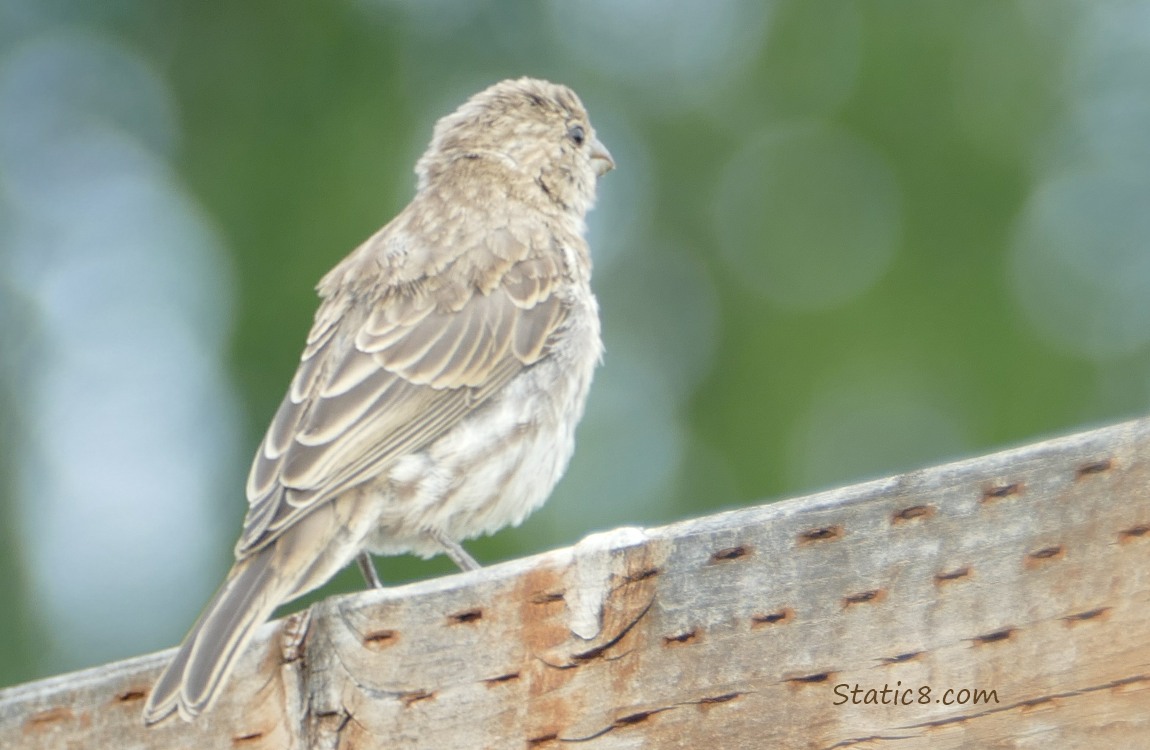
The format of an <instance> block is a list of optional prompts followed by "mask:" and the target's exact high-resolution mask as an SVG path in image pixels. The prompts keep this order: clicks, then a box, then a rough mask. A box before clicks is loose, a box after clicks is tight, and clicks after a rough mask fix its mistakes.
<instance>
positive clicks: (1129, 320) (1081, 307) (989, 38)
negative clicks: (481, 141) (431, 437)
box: [0, 0, 1150, 685]
mask: <svg viewBox="0 0 1150 750" xmlns="http://www.w3.org/2000/svg"><path fill="white" fill-rule="evenodd" d="M525 74H529V75H533V76H540V77H547V78H551V79H554V80H557V81H561V82H563V83H567V84H569V85H571V86H572V87H573V88H575V89H576V90H577V91H578V92H579V93H580V95H581V96H582V98H583V99H584V102H585V103H586V105H587V107H588V109H589V110H590V112H591V115H592V118H593V121H594V122H595V124H596V126H597V128H598V130H599V134H600V137H601V138H602V140H603V141H604V142H605V143H606V144H607V145H608V146H609V147H610V149H611V151H612V153H613V154H614V155H615V158H616V161H617V162H618V169H617V171H616V172H613V173H612V174H610V175H608V176H607V177H606V178H605V179H604V180H603V181H602V182H601V190H600V200H599V205H598V207H597V208H596V210H595V212H594V213H593V214H592V217H591V221H590V225H591V229H590V234H591V242H592V245H593V251H594V255H595V259H596V269H595V274H596V275H595V287H596V290H597V292H598V294H599V297H600V300H601V304H602V314H603V322H604V331H605V339H606V344H607V356H606V361H605V365H604V367H603V368H602V369H601V370H600V371H599V373H598V376H597V379H596V382H595V385H594V387H593V389H592V395H591V402H590V404H589V407H588V414H587V417H586V419H585V421H584V423H583V425H582V426H581V428H580V431H579V435H578V447H577V450H576V456H575V459H574V461H573V463H572V466H571V470H570V472H569V473H568V476H567V477H566V478H565V479H564V481H563V482H562V484H561V485H560V487H559V489H558V490H557V491H556V493H555V495H554V496H553V498H552V500H551V502H550V503H549V504H548V505H547V506H546V507H545V508H544V509H543V510H542V511H540V512H539V513H537V514H536V515H535V516H533V517H532V518H531V519H529V520H528V521H527V522H526V523H525V524H524V525H523V526H522V527H521V528H519V529H514V530H508V531H505V532H503V533H501V534H499V535H498V536H496V537H494V538H492V539H487V540H481V541H478V542H474V543H472V544H471V545H470V548H471V549H472V551H473V553H474V554H476V556H477V557H479V559H480V560H482V561H491V562H493V561H497V560H501V559H506V558H510V557H515V556H520V555H524V554H528V553H531V552H535V551H539V550H543V549H548V548H552V547H556V546H562V545H567V544H571V543H573V542H575V541H576V540H578V539H579V538H580V537H581V536H583V535H584V534H586V533H588V532H590V531H593V530H599V529H605V528H610V527H614V526H617V525H621V524H639V525H656V524H661V523H664V522H667V521H670V520H672V519H678V518H682V517H688V516H697V515H703V514H706V513H709V512H712V511H714V510H716V509H719V508H729V507H733V506H739V505H747V504H752V503H756V502H761V501H764V500H770V499H777V498H780V497H786V496H792V495H795V494H800V493H805V492H809V491H813V490H817V489H819V488H825V487H827V486H831V485H836V484H842V483H848V482H854V481H858V480H862V479H866V478H871V477H875V476H880V475H884V474H889V473H893V472H898V471H902V470H906V469H911V468H915V467H920V466H924V465H928V464H932V463H937V462H940V461H945V460H949V459H953V458H957V457H962V456H969V455H976V454H979V453H983V452H988V451H991V450H994V449H996V448H999V447H1002V446H1004V445H1008V444H1015V443H1020V442H1029V441H1032V440H1035V439H1037V438H1040V437H1043V436H1047V435H1050V434H1054V433H1062V432H1069V431H1074V430H1077V429H1081V428H1083V427H1086V426H1089V425H1095V424H1099V423H1104V422H1109V421H1115V420H1120V419H1124V418H1128V417H1132V416H1136V415H1140V414H1142V413H1144V412H1145V411H1146V410H1147V407H1148V405H1150V4H1148V3H1146V2H1108V1H1105V0H1103V1H1101V2H1091V3H1085V2H1079V1H1076V0H1028V1H1021V2H1011V1H1008V0H962V2H955V1H953V0H952V1H950V2H938V1H935V0H913V1H911V0H903V1H902V2H896V1H894V0H889V1H878V0H876V1H873V2H852V1H851V0H779V1H777V2H764V1H759V2H741V1H739V0H716V1H715V2H707V3H701V2H685V1H684V0H662V1H661V2H655V1H654V0H585V1H584V2H570V1H567V2H565V1H564V0H548V1H545V2H539V3H516V2H496V1H495V0H489V1H482V0H408V1H406V2H405V1H402V0H331V1H330V2H322V3H314V2H300V1H299V0H287V1H286V2H280V3H270V2H265V3H225V2H219V1H218V0H211V1H209V2H203V1H198V2H191V1H190V0H171V1H169V2H165V3H148V2H143V0H112V1H111V2H102V3H90V2H81V1H80V0H0V571H2V574H0V602H3V604H2V606H0V685H4V684H12V683H17V682H22V681H26V680H29V679H33V678H37V677H41V676H45V675H49V674H53V673H58V672H62V671H66V670H71V669H77V668H80V667H85V666H90V665H95V664H100V663H103V662H106V661H109V660H113V659H119V658H124V657H127V656H131V655H134V654H139V653H143V652H146V651H150V650H155V649H159V648H163V647H166V646H169V645H174V644H175V643H176V642H177V641H178V640H179V639H180V638H181V637H182V636H183V634H184V632H185V630H186V629H187V628H188V627H189V626H190V625H191V623H192V621H193V619H194V617H195V615H196V613H197V612H198V610H199V609H200V607H201V606H202V605H203V604H204V602H205V601H206V599H207V597H208V596H209V594H210V592H211V590H212V589H213V588H214V587H215V586H216V584H217V583H218V582H219V581H220V580H221V578H222V576H223V574H224V572H225V570H226V569H227V567H228V565H229V563H230V560H231V551H230V550H231V546H232V544H233V542H234V540H235V537H236V534H237V532H238V528H239V523H240V520H241V518H242V516H243V513H244V509H245V503H244V499H243V482H244V478H245V475H246V471H247V466H248V461H249V459H250V456H251V455H252V452H253V451H254V449H255V446H256V444H257V442H258V440H259V438H260V436H261V434H262V431H263V429H264V427H265V426H266V424H267V423H268V421H269V419H270V416H271V414H272V412H273V410H274V408H275V406H276V405H277V403H278V402H279V400H280V398H281V396H282V394H283V391H284V389H285V388H286V386H287V383H288V380H289V378H290V376H291V373H292V371H293V370H294V367H295V364H296V361H297V357H298V354H299V351H300V348H301V345H302V342H303V337H304V335H305V333H306V331H307V328H308V326H309V323H310V318H311V315H312V313H313V311H314V309H315V306H316V299H315V296H314V292H313V286H314V284H315V282H316V281H317V280H318V279H319V277H320V276H321V275H322V274H323V273H324V272H325V271H326V270H327V269H328V268H330V267H331V266H332V265H333V264H334V263H335V262H336V261H337V260H338V259H339V258H341V257H342V256H343V255H344V254H345V253H347V252H348V251H350V250H351V249H352V248H353V247H354V246H355V245H356V244H357V243H358V242H359V241H360V240H362V239H363V238H365V237H366V236H367V235H368V234H369V233H371V232H372V231H374V230H375V229H376V228H377V227H379V226H380V225H382V224H383V223H384V222H386V221H387V220H388V219H389V218H390V217H391V216H392V215H394V213H395V212H397V211H398V210H399V209H400V208H401V207H402V206H403V205H404V204H405V203H406V202H407V200H408V199H409V198H410V196H411V193H412V189H413V186H414V177H413V175H412V168H413V166H414V163H415V160H416V158H417V157H418V155H419V154H420V153H421V152H422V150H423V148H424V146H425V145H426V143H427V141H428V139H429V137H430V133H431V127H432V124H433V123H434V121H435V120H436V119H437V118H438V117H439V116H441V115H443V114H446V113H447V112H449V111H451V110H452V109H454V107H455V106H457V105H458V104H459V103H461V102H462V101H463V100H464V99H465V98H466V97H467V96H469V95H470V94H472V93H474V92H475V91H478V90H479V89H481V88H483V87H485V86H487V85H489V84H490V83H492V82H494V81H497V80H499V79H501V78H505V77H511V76H519V75H525ZM379 567H380V570H381V573H382V575H383V576H384V578H385V579H386V580H389V581H392V582H400V581H405V580H410V579H412V578H418V577H425V576H433V575H440V574H443V573H445V572H449V571H450V570H451V566H450V564H449V563H446V562H445V561H443V560H433V561H430V562H424V561H419V560H411V559H402V558H401V559H392V560H381V561H380V564H379ZM360 585H361V584H360V582H359V580H358V578H357V574H355V573H354V571H349V572H345V574H344V575H343V576H341V577H340V578H339V579H337V580H336V581H335V582H334V583H333V584H332V585H330V586H329V587H328V588H326V589H324V591H323V592H322V595H327V594H330V593H331V592H333V591H339V590H347V589H350V588H354V587H358V586H360Z"/></svg>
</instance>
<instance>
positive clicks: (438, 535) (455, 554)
mask: <svg viewBox="0 0 1150 750" xmlns="http://www.w3.org/2000/svg"><path fill="white" fill-rule="evenodd" d="M428 533H429V534H431V538H432V539H434V540H435V541H437V542H439V544H440V546H441V547H443V551H444V552H445V553H446V554H447V556H448V557H450V558H451V562H453V563H455V564H456V565H458V566H459V569H460V570H462V571H464V572H466V571H469V570H479V569H480V568H481V567H483V566H482V565H480V564H479V563H478V562H476V560H475V558H474V557H472V556H471V555H469V554H467V550H465V549H463V545H461V544H460V543H459V542H456V541H454V540H452V539H448V538H447V537H446V536H444V535H443V532H442V531H440V530H439V529H432V530H431V531H430V532H428Z"/></svg>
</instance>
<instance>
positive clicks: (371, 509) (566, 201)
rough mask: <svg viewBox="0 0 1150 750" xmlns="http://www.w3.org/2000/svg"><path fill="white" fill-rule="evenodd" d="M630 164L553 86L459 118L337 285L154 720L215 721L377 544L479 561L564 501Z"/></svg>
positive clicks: (465, 111)
mask: <svg viewBox="0 0 1150 750" xmlns="http://www.w3.org/2000/svg"><path fill="white" fill-rule="evenodd" d="M613 166H614V162H613V161H612V160H611V156H610V154H609V153H608V152H607V150H606V149H605V148H604V147H603V145H602V144H601V143H599V141H598V139H597V138H596V137H595V135H594V130H593V129H592V127H591V123H590V121H589V120H588V117H587V113H586V111H585V110H584V108H583V105H582V103H581V102H580V101H579V98H578V97H577V96H576V95H575V94H574V92H572V91H571V90H570V89H568V88H566V87H563V86H559V85H556V84H552V83H548V82H546V81H539V80H533V79H526V78H524V79H519V80H514V81H504V82H502V83H498V84H496V85H494V86H492V87H491V88H489V89H486V90H485V91H482V92H480V93H479V94H476V95H475V96H474V97H472V98H471V99H470V100H468V101H467V102H466V103H465V104H464V105H463V106H462V107H460V108H459V109H458V110H457V111H456V112H454V113H452V114H451V115H448V116H447V117H444V118H443V119H442V120H440V121H439V123H438V124H437V125H436V127H435V134H434V136H433V138H432V141H431V145H430V146H429V148H428V150H427V152H426V153H425V154H424V155H423V157H422V158H421V159H420V160H419V163H418V164H417V166H416V174H417V175H418V176H419V183H418V188H417V191H416V195H415V197H414V198H413V199H412V202H411V203H410V204H409V205H408V206H407V207H406V208H405V209H404V210H403V211H402V212H401V213H400V214H399V215H398V216H397V217H396V218H395V219H393V220H392V221H391V222H390V223H389V224H388V225H387V226H385V227H384V228H383V229H381V230H380V231H379V232H377V233H376V234H375V235H374V236H373V237H371V238H369V239H368V240H367V241H366V242H365V243H363V244H362V245H361V246H360V247H359V248H358V249H356V250H355V251H354V252H352V253H351V255H349V256H348V257H347V258H345V259H344V260H343V261H342V262H340V263H339V265H337V266H336V267H335V268H334V269H333V270H332V271H331V272H330V273H328V274H327V275H326V276H325V277H324V278H323V280H322V281H321V282H320V284H319V287H318V289H319V294H320V296H321V297H322V299H323V302H322V304H321V305H320V308H319V310H318V311H317V313H316V316H315V323H314V325H313V326H312V329H311V332H310V333H309V334H308V337H307V345H306V347H305V349H304V352H303V355H302V357H301V361H300V365H299V369H298V370H297V371H296V374H295V377H294V379H293V380H292V383H291V387H290V389H289V390H288V393H287V396H286V397H285V398H284V400H283V403H282V404H281V406H280V408H279V411H278V412H277V413H276V415H275V418H274V419H273V421H272V424H271V426H270V427H269V428H268V432H267V435H266V436H265V437H264V440H263V443H262V444H261V446H260V449H259V451H258V452H257V454H256V457H255V461H254V463H253V465H252V470H251V475H250V477H249V479H248V486H247V495H248V501H249V503H250V508H249V510H248V514H247V518H246V519H245V521H244V528H243V533H242V534H241V536H240V540H239V542H238V543H237V544H236V549H235V553H236V563H235V565H234V566H233V568H232V570H231V572H230V573H229V574H228V577H227V580H226V581H225V582H224V584H223V586H222V587H221V588H220V590H219V591H218V592H217V593H216V595H215V597H214V598H213V599H212V601H211V603H209V604H208V606H207V608H206V609H205V611H204V613H203V614H202V615H201V616H200V619H199V620H198V621H197V622H196V624H195V625H194V626H193V627H192V630H191V632H190V633H189V634H188V636H187V638H186V639H185V640H184V643H183V645H182V646H181V647H180V649H179V651H178V652H177V654H176V657H175V658H174V659H173V661H172V663H171V664H170V665H169V666H168V668H167V669H166V670H165V671H164V673H163V674H162V675H161V676H160V678H159V680H158V681H157V683H156V685H155V688H154V689H153V690H152V693H151V695H150V696H149V697H148V702H147V705H146V707H145V709H144V720H145V721H146V722H148V723H154V722H157V721H160V720H161V719H163V718H164V717H166V716H168V715H170V714H171V713H173V712H178V713H179V715H180V716H181V717H183V718H184V719H186V720H191V719H193V718H194V717H195V716H197V715H199V714H200V713H202V712H203V711H205V710H207V709H208V708H209V707H210V706H211V704H212V702H213V701H214V700H215V698H216V697H217V696H218V694H219V690H220V688H221V685H222V684H223V682H224V680H225V679H226V678H227V676H228V674H229V672H230V670H231V667H232V665H233V664H234V662H235V659H236V656H237V655H238V654H239V653H240V651H242V649H243V648H244V646H245V645H246V644H247V642H248V640H249V639H250V637H251V635H252V633H253V631H254V629H255V628H256V627H258V626H259V625H260V624H261V623H262V622H264V621H265V620H266V619H267V618H268V617H269V616H270V615H271V613H272V612H273V611H274V610H275V608H276V607H277V606H279V605H280V604H282V603H283V602H286V601H288V600H290V599H293V598H295V597H297V596H299V595H301V594H304V593H306V592H307V591H310V590H312V589H314V588H316V587H318V586H320V585H322V584H323V583H324V582H325V581H327V580H328V579H329V578H330V577H331V576H332V575H334V574H335V573H336V572H337V571H339V570H340V569H341V568H343V567H344V566H345V565H347V564H348V563H349V562H350V561H351V560H353V559H355V558H356V556H357V555H360V554H361V553H363V552H364V551H370V552H376V553H385V554H396V553H401V552H412V553H415V554H420V555H424V556H431V555H434V554H437V553H440V552H445V553H447V554H449V555H450V556H451V558H452V559H453V560H455V561H456V562H457V563H458V564H459V565H460V566H461V567H464V568H469V567H472V566H474V564H475V563H474V561H473V560H472V559H471V558H470V557H469V556H468V555H467V553H466V552H465V551H464V550H463V548H462V547H461V546H460V545H459V542H460V541H462V540H464V539H468V538H471V537H475V536H478V535H480V534H485V533H491V532H493V531H496V530H497V529H499V528H502V527H504V526H506V525H508V524H518V523H519V522H520V521H522V520H523V518H524V517H525V516H526V515H527V514H528V513H530V512H531V511H532V510H534V509H535V508H537V507H538V506H539V505H540V504H542V502H543V501H544V500H546V498H547V495H548V494H550V492H551V489H552V488H553V487H554V485H555V483H556V482H557V481H558V479H559V477H560V476H561V475H562V473H563V471H564V470H565V469H566V466H567V463H568V460H569V459H570V456H571V452H572V450H573V447H574V429H575V425H576V423H577V422H578V420H579V418H580V417H581V416H582V412H583V404H584V402H585V400H586V396H587V390H588V387H589V385H590V382H591V375H592V372H593V370H594V368H595V365H596V364H597V362H598V360H599V358H600V356H601V353H602V345H601V343H600V338H599V318H598V307H597V304H596V302H595V298H594V296H593V295H592V294H591V289H590V285H589V281H590V272H591V261H590V257H589V253H588V248H587V245H586V242H585V241H584V239H583V234H584V229H585V227H584V223H583V222H584V216H585V215H586V213H587V211H588V210H589V209H590V208H591V206H592V204H593V203H594V198H595V183H596V179H597V177H598V176H600V175H602V174H604V173H605V172H607V171H608V170H609V169H611V168H612V167H613ZM363 559H365V560H366V564H365V572H367V573H368V574H369V575H374V569H373V568H370V559H369V558H363Z"/></svg>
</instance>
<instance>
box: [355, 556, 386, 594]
mask: <svg viewBox="0 0 1150 750" xmlns="http://www.w3.org/2000/svg"><path fill="white" fill-rule="evenodd" d="M355 561H356V563H357V564H358V565H359V572H361V573H363V578H364V580H365V581H367V585H368V586H370V587H371V588H373V589H381V588H383V581H381V580H379V573H377V572H376V570H375V561H374V560H372V559H371V553H369V552H360V553H359V554H358V555H357V556H356V558H355Z"/></svg>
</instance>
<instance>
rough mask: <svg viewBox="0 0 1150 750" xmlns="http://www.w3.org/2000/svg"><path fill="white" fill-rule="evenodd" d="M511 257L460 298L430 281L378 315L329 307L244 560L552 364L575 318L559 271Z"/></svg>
mask: <svg viewBox="0 0 1150 750" xmlns="http://www.w3.org/2000/svg"><path fill="white" fill-rule="evenodd" d="M500 240H501V242H502V243H503V244H504V245H506V244H507V243H509V242H513V240H512V239H511V238H510V235H509V234H508V233H503V234H502V235H501V237H500ZM504 250H505V252H503V253H501V256H504V260H506V262H503V263H497V264H495V267H496V269H497V270H495V271H491V270H488V271H487V272H486V274H485V276H484V278H483V279H479V280H477V279H472V280H470V281H468V282H467V283H462V284H456V285H455V286H454V287H453V288H452V289H450V290H445V289H443V284H444V283H446V282H442V277H441V276H438V275H431V276H429V277H427V278H424V279H421V280H419V281H417V282H415V283H407V282H404V283H391V284H387V283H385V284H384V288H383V289H382V290H381V291H380V290H377V291H376V292H375V293H374V294H372V299H374V300H375V303H374V304H371V305H368V304H365V302H364V301H363V300H362V299H359V300H356V299H355V298H354V295H353V294H352V293H350V292H348V291H347V290H337V291H336V292H335V293H333V294H331V295H330V296H328V298H327V299H325V301H324V303H323V305H322V306H321V307H320V309H319V311H318V312H317V313H316V320H315V324H314V325H313V327H312V330H311V332H310V333H309V335H308V340H307V346H306V348H305V349H304V352H303V355H302V358H301V362H300V366H299V369H298V370H297V372H296V374H295V378H294V379H293V380H292V384H291V388H290V389H289V390H288V393H287V396H286V397H285V398H284V400H283V403H282V404H281V405H280V407H279V411H278V412H276V415H275V418H274V419H273V421H272V424H271V426H270V427H269V428H268V432H267V435H266V436H265V437H264V440H263V443H262V444H261V445H260V449H259V451H258V452H257V453H256V458H255V462H254V463H253V465H252V469H251V474H250V475H249V478H248V485H247V494H248V502H249V503H250V505H251V507H250V508H249V510H248V514H247V517H246V519H245V521H244V529H243V534H242V535H241V537H240V540H239V542H237V544H236V556H237V557H243V556H246V555H248V554H250V553H251V552H252V551H254V550H257V549H260V548H261V547H263V546H265V545H266V544H268V543H269V542H271V541H272V540H274V539H275V538H277V537H278V536H279V535H280V534H282V533H283V531H284V530H285V529H286V528H288V527H290V526H291V525H292V524H293V523H294V522H295V521H296V520H298V519H299V518H301V517H302V516H304V515H305V514H307V513H309V512H310V511H312V510H313V509H315V508H316V507H318V506H319V505H321V504H323V503H324V502H326V501H328V500H330V499H332V498H333V497H335V496H337V495H339V494H340V493H341V492H344V491H346V490H348V489H349V488H352V487H355V486H356V485H359V484H361V483H363V482H365V481H367V480H369V479H372V478H374V477H375V476H377V475H378V474H379V473H380V472H381V471H382V470H383V469H384V468H385V467H386V466H387V464H389V463H390V462H392V461H394V460H395V459H396V458H398V457H401V456H403V455H405V454H408V453H410V452H412V451H416V450H419V449H420V448H422V447H424V446H426V445H428V444H430V443H431V442H433V441H434V440H435V439H436V438H438V437H440V436H441V435H443V434H444V433H446V432H447V431H448V430H450V429H451V428H452V427H453V426H454V425H456V424H457V423H458V422H459V421H460V420H462V419H463V418H464V417H466V416H467V415H468V414H470V413H471V412H473V411H474V410H475V409H477V408H479V407H480V406H481V405H483V403H484V402H485V401H486V400H487V399H488V398H490V397H491V395H492V394H493V393H495V392H496V391H498V390H499V389H500V388H501V387H503V386H504V385H505V384H506V383H507V382H508V381H509V380H511V379H512V378H513V377H514V376H515V375H516V374H517V373H519V372H520V371H522V370H523V369H524V368H526V367H528V366H530V365H532V364H534V363H535V362H537V361H538V360H539V359H540V358H541V357H543V356H545V355H546V353H547V351H548V349H549V346H550V343H551V341H552V337H553V335H554V334H555V332H556V331H557V330H558V329H559V328H560V327H561V326H562V325H563V324H564V320H565V319H566V316H567V306H566V305H565V304H564V302H563V301H562V300H561V299H560V297H559V295H558V293H557V291H558V284H559V282H560V280H561V279H562V278H563V268H562V267H561V261H560V260H559V257H558V255H557V254H555V253H553V252H539V249H538V248H535V249H534V250H532V249H531V248H527V247H518V248H509V247H504ZM437 284H439V286H438V287H437ZM437 289H439V290H440V291H443V292H447V293H441V294H435V293H434V292H435V291H436V290H437ZM445 299H446V300H449V301H448V302H447V304H446V305H445V304H444V300H445Z"/></svg>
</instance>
